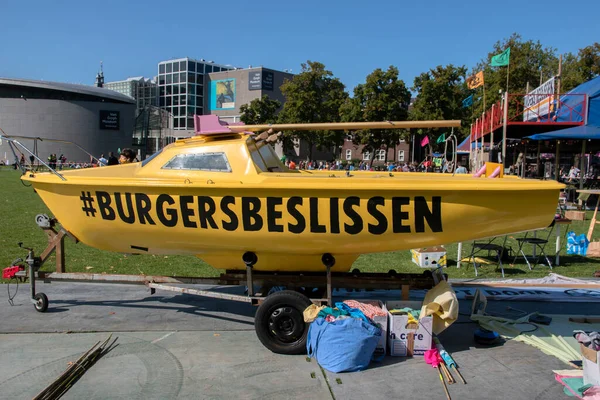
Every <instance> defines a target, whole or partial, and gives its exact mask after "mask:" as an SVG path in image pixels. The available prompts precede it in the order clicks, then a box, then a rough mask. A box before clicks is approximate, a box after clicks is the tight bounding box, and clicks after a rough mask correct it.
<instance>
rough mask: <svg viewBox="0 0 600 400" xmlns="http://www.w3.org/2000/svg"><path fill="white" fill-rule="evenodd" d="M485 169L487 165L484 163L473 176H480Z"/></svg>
mask: <svg viewBox="0 0 600 400" xmlns="http://www.w3.org/2000/svg"><path fill="white" fill-rule="evenodd" d="M485 169H486V166H485V164H483V167H481V168H480V169H479V171H477V172H476V173H474V174H473V177H475V178H479V177H480V176H481V175H483V174H485Z"/></svg>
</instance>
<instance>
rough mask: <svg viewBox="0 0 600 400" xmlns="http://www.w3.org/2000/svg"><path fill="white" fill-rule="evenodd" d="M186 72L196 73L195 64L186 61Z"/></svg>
mask: <svg viewBox="0 0 600 400" xmlns="http://www.w3.org/2000/svg"><path fill="white" fill-rule="evenodd" d="M187 70H188V71H190V72H196V63H195V62H194V61H188V69H187Z"/></svg>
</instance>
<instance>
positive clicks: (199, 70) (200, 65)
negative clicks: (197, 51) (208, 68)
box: [196, 63, 204, 74]
mask: <svg viewBox="0 0 600 400" xmlns="http://www.w3.org/2000/svg"><path fill="white" fill-rule="evenodd" d="M196 71H197V72H198V73H199V74H203V73H204V64H202V63H198V65H196Z"/></svg>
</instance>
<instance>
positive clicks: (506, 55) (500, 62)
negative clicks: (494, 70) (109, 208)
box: [490, 47, 510, 67]
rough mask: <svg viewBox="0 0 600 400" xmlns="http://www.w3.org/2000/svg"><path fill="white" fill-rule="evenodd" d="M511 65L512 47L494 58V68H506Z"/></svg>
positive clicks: (492, 64) (492, 63)
mask: <svg viewBox="0 0 600 400" xmlns="http://www.w3.org/2000/svg"><path fill="white" fill-rule="evenodd" d="M509 63H510V47H509V48H507V49H506V50H504V51H503V52H502V53H500V54H497V55H495V56H493V57H492V62H491V63H490V65H491V66H492V67H506V66H507V65H508V64H509Z"/></svg>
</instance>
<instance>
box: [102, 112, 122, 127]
mask: <svg viewBox="0 0 600 400" xmlns="http://www.w3.org/2000/svg"><path fill="white" fill-rule="evenodd" d="M119 122H120V118H119V111H110V110H100V129H105V130H112V131H118V130H119V129H120V125H119Z"/></svg>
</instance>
